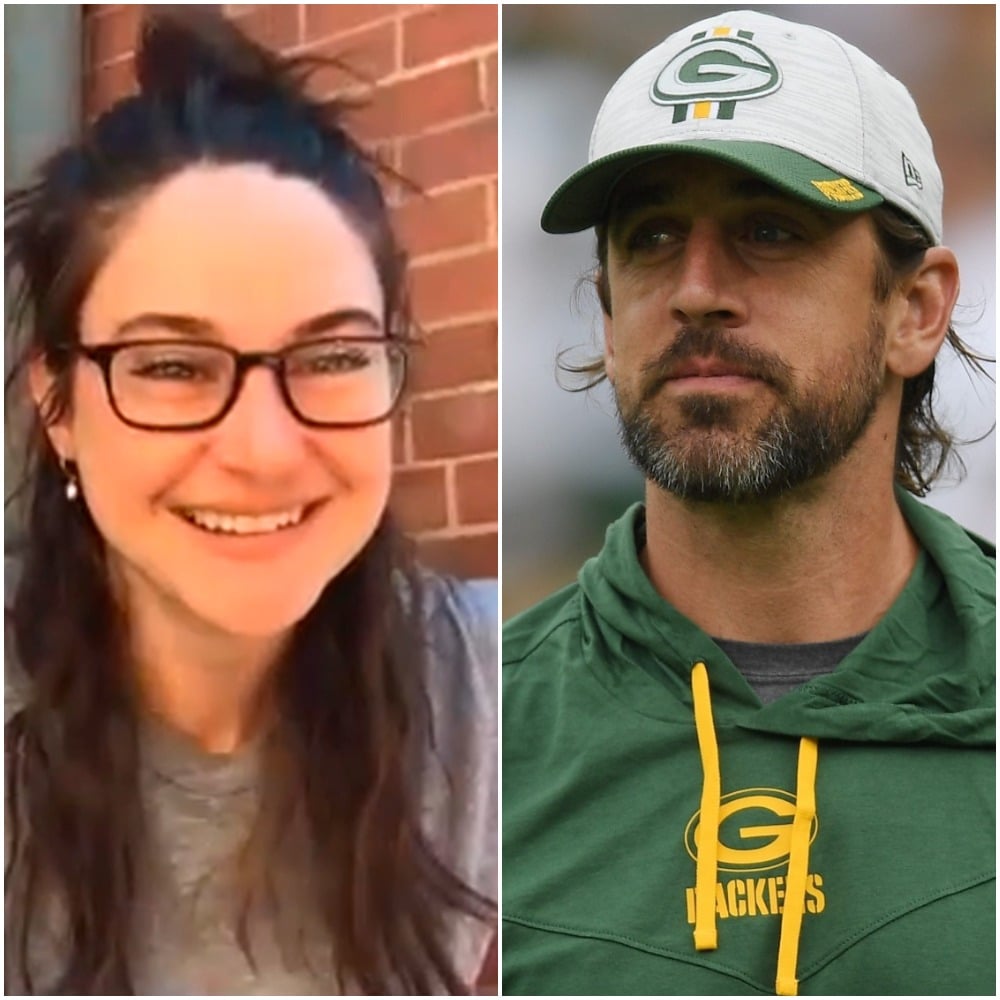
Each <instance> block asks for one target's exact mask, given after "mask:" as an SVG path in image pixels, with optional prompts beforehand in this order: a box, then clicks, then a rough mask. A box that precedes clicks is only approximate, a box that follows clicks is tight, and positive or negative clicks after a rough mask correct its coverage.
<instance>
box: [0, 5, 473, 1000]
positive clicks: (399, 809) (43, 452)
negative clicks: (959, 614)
mask: <svg viewBox="0 0 1000 1000" xmlns="http://www.w3.org/2000/svg"><path fill="white" fill-rule="evenodd" d="M136 67H137V77H138V80H139V85H140V89H139V93H138V94H137V95H135V96H133V97H129V98H127V99H125V100H123V101H121V102H119V103H118V104H116V105H115V106H114V107H113V108H112V109H111V110H109V111H108V112H107V113H106V114H104V115H103V116H101V117H100V118H99V119H98V120H97V121H96V122H95V123H93V124H92V125H91V126H90V127H89V128H88V129H87V130H86V132H85V134H84V135H83V136H82V138H81V139H80V141H79V142H78V143H76V144H74V145H73V146H71V147H70V148H67V149H65V150H63V151H62V152H60V153H59V154H57V155H56V156H54V157H53V158H51V159H50V160H49V161H48V162H46V163H45V164H44V165H43V166H42V167H41V169H40V170H39V172H38V174H37V176H36V178H35V180H34V181H33V183H32V184H31V185H30V186H28V187H26V188H24V189H22V190H20V191H17V192H15V193H13V194H12V195H11V196H10V197H8V199H7V215H6V224H5V244H6V252H5V268H6V273H7V276H8V280H9V283H10V284H9V288H11V289H13V292H14V301H13V311H12V315H11V317H10V320H11V321H10V326H9V337H10V338H11V339H9V341H8V346H9V347H10V346H13V354H14V356H13V359H12V362H13V363H12V369H11V373H10V375H9V377H8V379H7V393H8V401H10V399H11V398H12V397H16V398H17V399H18V400H23V399H24V398H25V396H26V392H25V375H26V371H27V368H28V366H29V364H30V363H31V362H32V361H35V360H40V361H42V362H44V363H45V364H46V365H47V366H48V369H49V371H50V373H51V374H52V376H53V385H54V388H53V392H52V393H51V396H50V398H49V399H48V400H47V403H46V406H45V408H44V412H42V413H41V414H39V413H38V412H37V411H35V410H34V408H30V411H29V412H27V413H26V414H24V415H23V417H24V420H26V423H23V424H22V427H21V432H22V433H21V434H20V435H19V440H20V441H21V442H22V443H23V447H24V462H25V465H24V469H25V474H24V477H23V480H22V488H21V490H20V491H19V492H18V494H17V503H18V505H19V512H20V514H19V516H20V520H21V529H22V530H21V535H22V545H21V549H20V551H19V552H18V553H17V570H18V576H19V580H18V582H17V583H16V586H15V588H14V592H13V598H12V600H11V601H10V607H9V610H8V612H7V615H6V627H7V634H8V637H9V639H10V640H11V642H12V646H13V651H14V654H13V660H14V662H15V666H14V667H12V668H11V669H10V671H9V675H8V682H10V681H11V677H10V674H15V675H16V677H15V680H14V683H15V686H20V687H21V688H22V690H21V692H20V693H19V694H18V697H17V698H16V711H15V713H14V714H13V716H12V717H11V719H10V720H9V722H8V724H7V725H6V728H5V743H6V778H7V786H6V787H7V794H8V813H7V815H8V822H9V824H10V825H9V826H8V828H7V834H8V858H7V864H6V872H5V874H6V879H5V912H6V920H5V933H6V956H7V958H6V970H5V971H6V979H7V986H8V989H7V990H6V991H5V992H10V991H11V990H24V991H27V992H29V993H32V992H53V993H57V994H77V995H79V994H106V995H116V994H117V995H121V994H128V993H132V992H135V990H136V984H137V979H136V967H135V965H134V954H133V951H132V949H133V946H134V944H135V941H134V937H133V934H134V931H133V928H134V926H135V922H136V917H137V910H138V906H137V902H138V900H139V899H140V898H142V893H143V889H144V885H145V878H146V876H147V874H148V872H149V870H150V865H149V857H148V852H149V850H150V836H149V834H150V831H149V830H148V829H147V822H146V816H145V807H144V802H143V798H142V794H141V790H140V724H139V721H138V720H139V714H140V712H139V708H138V706H137V704H136V698H135V696H134V694H133V684H132V678H131V676H130V675H131V671H130V662H129V659H130V652H129V650H130V642H129V624H128V621H127V619H126V616H125V614H124V612H123V610H122V608H121V607H120V605H119V604H118V602H116V600H115V597H114V594H113V592H112V588H111V586H110V583H109V579H108V573H107V569H106V558H105V542H104V540H103V538H102V537H101V535H100V533H99V532H98V530H97V527H96V526H95V524H94V522H93V520H92V519H91V517H90V515H89V513H88V512H87V509H86V506H85V505H84V504H83V503H68V502H67V501H66V499H65V496H64V486H65V480H64V476H63V474H62V472H61V470H60V467H59V463H58V458H57V456H56V454H55V452H54V450H53V448H52V446H51V445H50V444H49V442H48V440H47V437H46V435H45V433H44V425H45V423H46V422H48V421H53V420H56V419H58V418H59V417H60V416H61V415H62V414H64V413H65V412H66V410H67V408H68V407H69V406H70V405H71V403H72V399H71V394H70V386H71V362H69V361H67V360H66V358H67V354H68V352H67V351H66V348H67V347H71V346H72V345H73V344H75V343H77V342H78V340H79V328H78V320H79V312H80V306H81V303H82V302H83V300H84V298H85V296H86V293H87V289H88V287H89V286H90V284H91V282H92V280H93V277H94V275H95V273H96V271H97V269H98V268H99V267H100V265H101V262H102V260H103V258H104V256H105V255H106V252H107V246H108V244H109V242H110V241H111V240H112V239H113V238H114V229H115V226H116V224H117V223H118V222H120V221H121V220H122V219H123V218H125V217H126V216H127V214H128V212H129V210H130V208H132V207H133V206H134V205H135V204H136V202H138V201H139V200H141V199H142V197H143V196H144V195H145V194H146V193H147V192H148V191H149V190H150V189H152V188H153V187H154V186H155V185H157V184H158V183H160V182H162V181H163V180H164V179H166V178H167V177H169V176H171V175H172V174H174V173H176V172H177V171H179V170H181V169H183V168H184V167H185V166H188V165H190V164H193V163H197V162H201V161H210V162H216V163H260V164H265V165H267V166H269V167H270V168H271V169H273V170H274V171H275V172H277V173H279V174H284V175H291V176H297V177H301V178H304V179H306V180H309V181H310V182H312V183H314V184H315V185H317V186H318V187H319V188H320V189H321V190H322V191H324V192H325V193H326V194H327V195H328V196H329V197H330V198H331V200H332V201H333V202H334V203H336V204H337V205H338V206H339V207H340V208H341V209H342V210H343V211H344V212H345V213H346V215H347V216H348V218H349V219H350V220H351V221H352V222H353V224H354V225H355V226H356V228H357V229H358V230H359V232H360V233H361V235H362V236H363V238H364V241H365V243H366V245H367V246H368V248H369V251H370V252H371V254H372V258H373V261H374V263H375V267H376V270H377V272H378V275H379V279H380V282H381V286H382V290H383V293H384V296H385V303H386V305H385V310H386V312H385V329H386V331H387V335H388V336H390V337H394V338H396V339H397V340H399V341H400V342H401V343H403V344H404V345H406V344H407V343H408V342H409V341H410V339H411V331H412V324H411V319H410V314H409V307H408V302H407V294H406V289H405V260H404V256H403V254H402V252H401V251H400V249H399V247H398V244H397V242H396V240H395V238H394V235H393V232H392V228H391V225H390V222H389V217H388V211H387V208H386V204H385V201H384V198H383V194H382V190H381V185H380V181H379V171H380V168H379V167H378V165H377V164H376V163H375V162H374V161H373V160H372V159H371V158H370V157H369V156H368V155H366V153H365V152H364V151H362V149H361V148H360V147H359V145H358V144H357V143H356V142H355V141H354V140H353V139H352V137H351V135H350V134H349V133H348V132H347V130H346V128H345V126H344V124H343V115H344V108H343V107H342V106H341V105H340V104H338V103H327V104H319V103H317V102H314V101H311V100H309V99H307V97H306V96H305V93H304V80H305V76H306V71H307V70H308V68H309V66H308V65H307V64H306V63H305V62H304V61H302V60H299V61H292V60H281V59H279V58H277V57H276V56H274V55H272V54H270V53H268V52H267V51H265V50H264V49H262V48H260V47H258V46H256V45H255V44H253V43H251V42H250V41H249V40H247V39H246V38H245V37H243V36H242V35H241V34H240V33H239V32H238V31H237V30H236V29H235V28H234V27H233V26H232V25H230V24H228V23H227V22H226V21H225V20H223V19H222V18H221V17H219V16H217V15H213V14H211V13H204V12H199V11H197V10H196V9H192V11H191V12H190V13H187V14H183V13H176V10H175V11H174V12H167V13H159V14H154V15H153V17H152V19H150V20H148V21H147V22H146V24H145V26H144V32H143V36H142V39H141V43H140V45H139V47H138V51H137V54H136ZM22 408H23V407H22ZM8 427H10V423H8ZM421 593H422V591H421V582H420V577H419V575H418V574H417V572H416V569H415V567H414V566H413V565H412V563H411V561H410V557H409V555H408V552H407V550H406V548H405V547H404V546H403V544H402V542H401V539H400V536H399V535H398V534H397V532H396V531H395V530H394V528H393V525H392V522H391V519H390V517H389V515H388V514H386V515H385V516H384V517H383V518H382V521H381V523H380V524H379V526H378V529H377V530H376V532H375V534H374V536H373V537H372V538H371V539H370V540H369V542H368V543H367V544H366V545H365V547H364V549H363V551H362V552H361V553H360V554H359V555H358V556H357V557H356V558H355V560H354V561H353V562H352V563H351V565H350V566H349V567H347V568H346V569H345V571H344V572H342V573H341V574H339V575H338V576H337V577H336V578H335V579H333V580H332V581H331V582H330V583H329V584H328V585H327V587H326V589H325V590H324V591H323V593H322V595H321V596H320V598H319V600H318V601H317V603H316V605H315V606H314V607H313V608H312V609H311V610H310V611H309V613H308V614H307V615H306V617H305V618H304V619H303V620H302V621H301V622H300V623H299V624H298V625H297V627H296V628H295V630H294V634H293V636H292V640H291V643H290V646H289V648H288V650H287V651H286V653H285V654H284V655H283V657H282V659H281V661H280V663H278V664H277V666H276V668H275V674H274V698H275V704H276V712H275V716H276V719H275V723H274V725H273V727H272V728H271V729H270V730H269V731H268V734H267V737H266V739H265V741H264V744H263V749H262V751H261V763H260V776H259V789H258V791H259V803H260V804H259V809H258V813H257V817H256V820H255V822H254V824H253V827H252V830H251V832H250V834H249V839H248V841H247V843H246V845H245V847H244V849H243V850H242V853H241V854H240V856H239V857H238V858H236V859H234V865H233V870H234V872H235V876H236V887H237V892H236V894H235V897H234V898H235V900H236V904H235V905H234V922H235V924H236V928H235V933H236V936H237V940H238V941H240V943H241V945H242V946H243V948H244V950H245V951H246V952H247V953H248V958H249V959H250V961H251V962H252V961H253V958H252V955H251V954H250V952H252V948H251V945H250V943H249V942H250V941H251V939H252V934H251V927H252V924H253V922H254V920H255V919H256V917H257V915H259V914H264V915H265V917H267V918H269V919H273V920H278V919H279V915H280V919H281V920H288V921H290V924H289V925H288V926H284V925H283V926H282V928H281V934H280V936H281V939H282V940H289V939H292V940H294V939H296V937H297V939H298V940H300V941H301V940H302V939H303V938H304V935H305V928H304V927H302V926H301V924H302V923H303V918H302V917H301V914H302V913H303V912H306V911H308V912H309V913H311V914H316V915H318V920H319V923H320V925H321V926H320V931H321V935H320V936H321V937H322V938H323V940H325V941H326V942H328V943H329V948H328V953H327V955H326V958H325V964H326V965H327V966H328V967H332V968H333V969H334V970H335V973H336V976H337V979H338V982H339V988H340V989H348V988H351V989H357V990H361V991H363V992H365V993H371V994H383V993H409V994H427V993H435V992H441V991H442V990H445V991H447V992H451V993H460V992H466V991H467V990H468V988H469V984H468V983H466V982H463V981H461V980H460V978H459V973H458V971H457V970H456V969H455V968H454V967H453V962H454V956H453V949H452V947H451V945H452V939H451V932H452V931H453V926H454V918H456V916H459V915H463V914H465V915H473V916H474V917H478V918H481V919H484V920H491V919H492V913H493V904H492V903H491V902H490V901H488V900H486V899H484V898H483V897H482V896H481V895H479V894H478V893H477V892H475V891H474V890H472V889H471V888H470V887H468V886H467V885H466V884H465V883H464V882H463V881H462V880H461V879H460V878H458V877H457V876H456V875H455V874H454V873H453V872H452V871H451V870H450V868H449V867H448V866H447V865H446V864H445V863H443V862H442V860H441V859H440V858H439V857H438V855H437V853H436V852H435V849H434V848H433V847H432V845H431V844H430V843H429V841H428V839H427V837H426V835H425V832H424V830H423V829H422V824H421V809H422V807H423V806H424V805H425V804H426V803H425V797H426V796H425V791H426V789H425V785H424V782H425V780H426V769H425V768H424V767H423V764H424V762H425V760H426V757H427V753H428V750H429V748H430V746H431V743H432V739H433V734H432V731H431V730H432V723H431V710H430V706H429V705H428V681H427V678H428V663H427V658H428V656H429V652H428V648H427V635H426V633H427V623H426V620H425V611H424V605H423V601H422V598H421ZM296 837H298V838H299V839H298V840H296V841H295V843H294V844H293V843H292V841H293V839H294V838H296ZM290 859H291V860H292V865H291V867H292V868H293V869H294V867H295V865H296V864H300V865H301V866H303V867H304V868H305V876H304V878H301V879H300V880H299V881H298V882H296V885H298V886H301V885H302V884H304V885H305V886H306V887H307V890H308V898H307V899H305V900H302V901H301V902H302V903H303V906H302V907H301V908H300V907H299V906H297V905H296V901H295V900H292V901H291V903H292V905H291V906H279V905H278V904H277V903H276V902H275V900H279V901H280V897H281V889H282V887H281V884H280V882H281V878H280V876H278V875H276V874H275V873H276V872H280V871H281V870H282V868H283V866H285V865H286V863H287V862H289V860H290ZM53 930H55V931H57V932H60V933H62V934H63V937H62V938H61V943H60V948H59V950H58V951H57V952H56V953H55V955H53V956H49V957H48V960H47V962H46V963H45V967H44V970H40V969H39V968H38V963H37V962H36V961H34V960H33V956H35V957H36V958H37V955H36V953H35V950H34V945H37V942H38V940H39V938H41V939H42V940H44V939H46V938H47V936H48V935H49V934H50V933H51V932H52V931H53ZM309 930H310V932H311V934H314V933H315V927H312V928H310V929H309ZM286 931H287V932H288V933H285V932H286ZM275 932H276V934H277V933H278V928H276V929H275ZM300 954H301V953H300ZM52 961H54V962H55V964H51V963H52ZM310 961H311V960H310Z"/></svg>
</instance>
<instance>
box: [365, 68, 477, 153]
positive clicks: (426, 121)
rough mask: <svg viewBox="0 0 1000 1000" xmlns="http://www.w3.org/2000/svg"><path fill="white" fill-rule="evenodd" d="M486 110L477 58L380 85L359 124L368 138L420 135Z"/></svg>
mask: <svg viewBox="0 0 1000 1000" xmlns="http://www.w3.org/2000/svg"><path fill="white" fill-rule="evenodd" d="M482 110H483V104H482V99H481V97H480V94H479V74H478V65H477V63H476V61H475V60H469V61H467V62H462V63H456V64H455V65H454V66H446V67H444V68H443V69H439V70H434V71H432V72H430V73H424V74H423V75H422V76H417V77H412V78H409V79H405V80H399V81H397V82H395V83H391V84H388V85H386V86H383V87H379V88H378V89H377V90H376V91H375V93H374V95H373V98H372V102H371V104H370V106H369V107H368V108H366V109H365V114H364V116H363V117H361V118H359V120H358V127H359V129H361V130H362V134H363V135H365V136H366V137H367V138H368V139H369V140H375V139H383V138H386V137H387V136H394V137H397V138H398V137H402V136H411V135H419V134H420V133H421V132H423V131H425V130H426V129H429V128H434V127H436V126H438V125H444V124H447V123H448V122H450V121H454V120H456V119H460V118H466V117H470V116H472V115H474V114H476V113H477V112H479V111H482Z"/></svg>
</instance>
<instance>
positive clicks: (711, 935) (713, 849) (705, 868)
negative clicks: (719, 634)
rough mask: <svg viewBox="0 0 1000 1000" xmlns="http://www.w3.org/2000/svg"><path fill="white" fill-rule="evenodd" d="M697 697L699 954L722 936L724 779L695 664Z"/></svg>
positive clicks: (703, 682) (701, 674) (703, 679)
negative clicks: (718, 913) (718, 899)
mask: <svg viewBox="0 0 1000 1000" xmlns="http://www.w3.org/2000/svg"><path fill="white" fill-rule="evenodd" d="M691 694H692V697H693V698H694V726H695V731H696V732H697V734H698V752H699V753H700V754H701V773H702V775H703V777H702V785H701V814H700V819H699V823H698V828H699V833H698V861H697V867H696V869H695V871H696V877H695V883H694V905H695V922H694V946H695V949H696V950H697V951H713V950H714V949H715V948H716V947H718V943H719V935H718V931H717V930H716V927H715V880H716V869H717V868H718V854H719V807H720V800H721V798H722V776H721V773H720V771H719V744H718V742H717V741H716V739H715V723H714V722H713V721H712V699H711V695H710V693H709V688H708V668H707V667H706V666H705V664H704V663H696V664H695V665H694V667H693V669H692V670H691Z"/></svg>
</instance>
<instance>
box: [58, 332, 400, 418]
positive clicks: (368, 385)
mask: <svg viewBox="0 0 1000 1000" xmlns="http://www.w3.org/2000/svg"><path fill="white" fill-rule="evenodd" d="M73 353H74V354H80V355H82V356H83V357H85V358H87V359H89V360H90V361H92V362H93V363H94V364H96V365H97V366H98V367H99V368H100V369H101V371H102V372H103V374H104V383H105V385H106V387H107V391H108V400H109V401H110V403H111V408H112V409H113V410H114V412H115V413H116V414H117V416H118V418H119V419H120V420H121V421H122V422H123V423H126V424H128V425H129V427H136V428H138V429H140V430H149V431H197V430H204V429H206V428H208V427H212V426H214V425H215V424H218V423H219V422H220V421H221V420H222V419H223V418H224V417H225V416H226V414H227V413H229V411H230V410H231V409H232V408H233V406H234V405H235V403H236V400H237V399H238V398H239V394H240V390H241V389H242V387H243V382H244V379H245V378H246V374H247V372H248V371H250V369H251V368H255V367H257V366H258V365H260V366H262V367H264V368H268V369H270V370H271V371H272V372H273V373H274V376H275V378H276V379H277V382H278V387H279V390H280V392H281V395H282V398H283V399H284V401H285V404H286V405H287V406H288V409H289V410H290V411H291V412H292V414H293V415H294V416H295V418H296V419H297V420H299V421H300V422H301V423H303V424H305V425H306V426H307V427H324V428H350V427H367V426H369V425H371V424H377V423H380V422H381V421H383V420H386V419H388V417H389V416H390V415H391V414H392V411H393V409H394V408H395V406H396V403H397V402H398V401H399V397H400V395H401V393H402V390H403V383H404V382H405V379H406V360H407V356H406V351H405V349H404V347H403V346H402V344H401V343H400V342H399V341H395V340H390V339H387V338H385V337H342V338H325V339H322V340H310V341H305V342H303V343H301V344H293V345H291V346H289V347H285V348H283V349H282V350H280V351H247V352H244V351H237V350H234V349H233V348H231V347H227V346H225V345H223V344H205V343H194V342H191V341H187V340H177V339H174V340H133V341H128V342H126V343H120V344H100V345H98V346H96V347H92V346H87V345H85V344H79V345H77V346H76V347H75V348H73Z"/></svg>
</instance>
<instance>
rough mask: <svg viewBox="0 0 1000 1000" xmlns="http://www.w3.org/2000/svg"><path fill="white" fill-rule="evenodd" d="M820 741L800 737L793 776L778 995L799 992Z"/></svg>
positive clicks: (791, 995) (777, 981) (779, 945)
mask: <svg viewBox="0 0 1000 1000" xmlns="http://www.w3.org/2000/svg"><path fill="white" fill-rule="evenodd" d="M818 756H819V745H818V744H817V742H816V741H815V740H811V739H809V738H808V737H805V736H804V737H803V738H802V739H801V740H800V741H799V766H798V775H797V777H796V780H795V817H794V818H793V819H792V844H791V850H790V851H789V856H788V878H787V880H786V882H785V907H784V909H783V911H782V913H781V940H780V942H779V944H778V975H777V979H776V981H775V992H776V993H777V994H778V996H779V997H794V996H798V995H799V981H798V979H797V978H796V976H795V968H796V965H797V964H798V960H799V938H800V936H801V934H802V914H803V912H804V910H805V901H806V872H807V869H808V868H809V834H810V833H811V831H812V825H813V820H814V819H815V818H816V760H817V758H818Z"/></svg>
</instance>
